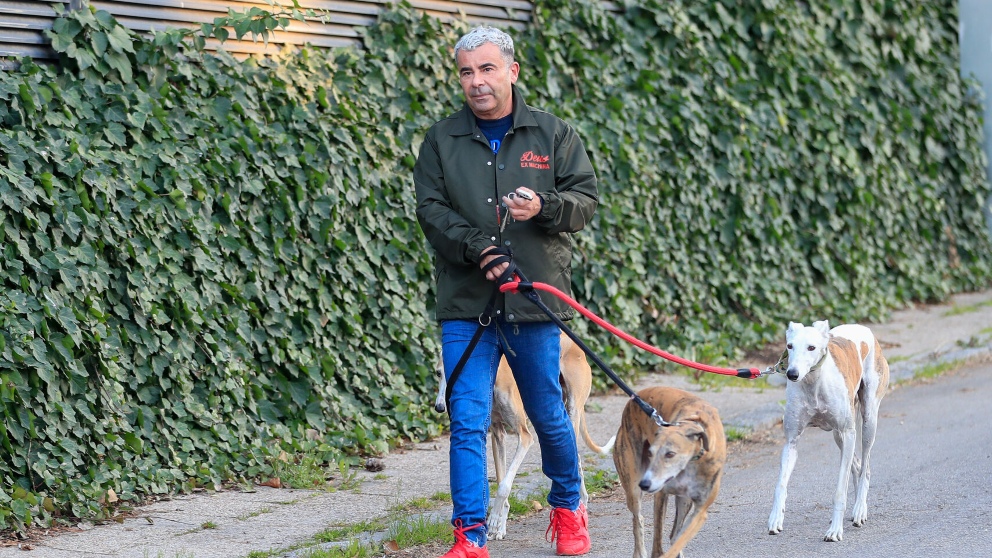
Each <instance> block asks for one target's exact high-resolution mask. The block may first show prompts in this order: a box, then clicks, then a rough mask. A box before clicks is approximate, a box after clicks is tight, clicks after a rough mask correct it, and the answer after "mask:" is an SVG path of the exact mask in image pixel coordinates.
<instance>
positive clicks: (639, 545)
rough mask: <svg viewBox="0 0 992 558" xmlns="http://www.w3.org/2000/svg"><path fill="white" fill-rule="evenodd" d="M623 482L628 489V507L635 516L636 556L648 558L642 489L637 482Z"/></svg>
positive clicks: (636, 557)
mask: <svg viewBox="0 0 992 558" xmlns="http://www.w3.org/2000/svg"><path fill="white" fill-rule="evenodd" d="M620 482H621V484H622V485H623V486H624V487H627V489H625V490H624V493H625V494H626V495H627V509H628V510H630V515H631V517H633V527H634V558H647V556H648V555H647V554H646V551H645V549H644V516H642V515H641V489H640V488H639V487H638V486H637V483H636V482H628V481H624V480H623V479H621V481H620Z"/></svg>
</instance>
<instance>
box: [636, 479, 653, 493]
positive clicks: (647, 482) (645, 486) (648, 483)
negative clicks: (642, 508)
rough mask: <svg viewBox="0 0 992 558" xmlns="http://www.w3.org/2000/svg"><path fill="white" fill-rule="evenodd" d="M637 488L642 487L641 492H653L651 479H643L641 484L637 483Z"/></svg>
mask: <svg viewBox="0 0 992 558" xmlns="http://www.w3.org/2000/svg"><path fill="white" fill-rule="evenodd" d="M637 486H640V487H641V490H643V491H645V492H647V491H648V490H651V481H650V480H649V479H641V482H639V483H637Z"/></svg>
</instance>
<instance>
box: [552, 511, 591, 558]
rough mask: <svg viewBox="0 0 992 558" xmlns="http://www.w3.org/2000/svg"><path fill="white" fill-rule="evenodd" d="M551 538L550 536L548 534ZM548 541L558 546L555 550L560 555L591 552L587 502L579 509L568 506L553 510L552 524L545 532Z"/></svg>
mask: <svg viewBox="0 0 992 558" xmlns="http://www.w3.org/2000/svg"><path fill="white" fill-rule="evenodd" d="M549 534H550V535H551V538H548V535H549ZM544 538H545V539H547V540H548V542H555V540H556V539H557V541H558V546H557V547H556V548H555V552H556V553H557V554H558V556H579V555H580V554H585V553H587V552H589V549H590V548H592V543H591V542H590V541H589V512H587V511H586V505H585V504H579V509H577V510H575V511H572V510H570V509H567V508H555V509H553V510H551V525H549V526H548V530H547V531H546V532H545V533H544Z"/></svg>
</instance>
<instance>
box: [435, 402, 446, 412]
mask: <svg viewBox="0 0 992 558" xmlns="http://www.w3.org/2000/svg"><path fill="white" fill-rule="evenodd" d="M434 410H435V411H437V412H439V413H443V412H445V411H446V410H447V409H446V408H445V406H444V403H435V404H434Z"/></svg>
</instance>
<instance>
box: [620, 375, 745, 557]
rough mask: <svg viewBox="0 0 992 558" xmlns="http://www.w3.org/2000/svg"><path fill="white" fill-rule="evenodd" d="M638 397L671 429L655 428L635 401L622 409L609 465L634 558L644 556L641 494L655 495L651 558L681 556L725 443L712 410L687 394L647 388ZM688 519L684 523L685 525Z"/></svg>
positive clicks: (712, 489) (710, 497)
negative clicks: (668, 521)
mask: <svg viewBox="0 0 992 558" xmlns="http://www.w3.org/2000/svg"><path fill="white" fill-rule="evenodd" d="M638 396H639V397H640V398H641V399H643V400H644V401H646V402H647V403H648V404H649V405H651V406H652V407H654V409H655V410H656V411H658V413H659V414H660V415H661V416H662V418H664V419H665V420H667V421H668V422H670V423H672V424H671V426H658V425H657V424H655V422H654V421H653V420H652V419H651V417H649V416H648V415H647V413H645V412H644V411H643V410H642V409H641V408H640V407H639V406H638V405H637V404H636V403H634V402H633V401H630V402H628V403H627V405H626V407H624V410H623V416H622V418H621V421H620V430H619V431H617V441H616V446H615V447H614V449H613V463H614V464H615V465H616V468H617V475H618V476H619V477H620V484H621V486H623V490H624V492H625V493H626V494H627V508H628V509H629V510H630V513H631V514H633V516H634V558H646V557H647V554H646V553H645V549H644V531H643V529H644V522H643V518H642V516H641V496H642V494H643V493H647V494H653V495H654V509H655V516H654V545H653V546H652V548H651V556H652V558H658V557H662V558H669V557H675V556H681V555H682V554H681V552H682V549H683V548H685V545H686V544H688V543H689V541H690V540H691V539H692V537H694V536H695V535H696V533H697V532H698V531H699V529H700V528H701V527H702V526H703V523H705V522H706V515H707V509H708V508H709V507H710V504H712V503H713V501H714V500H716V495H717V493H718V492H719V491H720V477H721V475H722V473H723V464H724V462H725V461H726V460H727V440H726V438H725V436H724V433H723V423H722V422H721V421H720V415H719V413H717V411H716V409H715V408H713V406H711V405H710V404H709V403H707V402H705V401H703V400H702V399H700V398H698V397H696V396H695V395H692V394H691V393H688V392H685V391H682V390H679V389H675V388H670V387H649V388H646V389H644V390H641V391H640V392H639V393H638ZM669 495H672V496H675V522H674V523H673V525H672V532H671V535H670V538H671V539H672V546H671V548H669V549H668V552H664V553H663V552H662V539H663V538H664V534H663V530H662V525H663V524H664V522H665V515H666V513H667V510H668V496H669ZM687 520H688V521H687Z"/></svg>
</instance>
